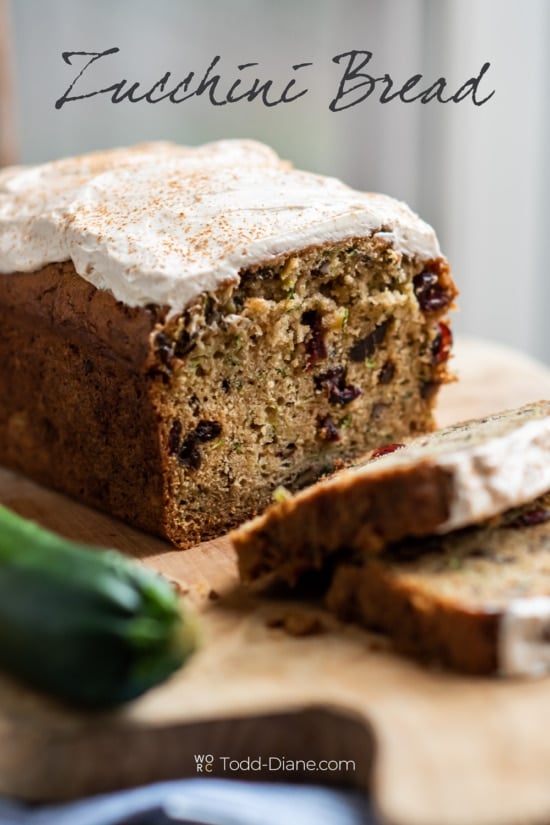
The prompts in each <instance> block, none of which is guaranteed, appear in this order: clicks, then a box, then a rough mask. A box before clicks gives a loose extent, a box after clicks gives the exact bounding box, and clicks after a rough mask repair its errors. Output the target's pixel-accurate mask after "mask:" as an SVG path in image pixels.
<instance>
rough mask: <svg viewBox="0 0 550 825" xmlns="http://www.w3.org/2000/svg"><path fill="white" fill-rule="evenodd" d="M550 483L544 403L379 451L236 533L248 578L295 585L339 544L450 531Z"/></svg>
mask: <svg viewBox="0 0 550 825" xmlns="http://www.w3.org/2000/svg"><path fill="white" fill-rule="evenodd" d="M396 446H397V445H396ZM381 453H382V454H381ZM373 455H374V456H375V457H374V459H373ZM549 489H550V402H548V401H540V402H537V403H533V404H528V405H526V406H524V407H521V408H519V409H516V410H510V411H507V412H502V413H499V414H497V415H493V416H490V417H487V418H483V419H478V420H474V421H468V422H465V423H463V424H458V425H456V426H452V427H447V428H446V429H443V430H439V431H438V432H434V433H432V434H430V435H427V436H422V437H419V438H415V439H413V440H411V441H409V442H408V443H407V444H406V445H405V446H402V447H400V448H398V449H394V450H392V451H390V452H388V448H385V449H384V450H382V451H380V450H375V451H374V453H373V454H370V455H368V456H366V458H365V459H364V460H362V461H360V462H359V463H356V464H355V465H353V466H351V467H348V468H346V469H343V470H341V471H339V472H337V473H334V474H333V475H332V476H331V477H329V478H327V479H325V480H322V481H320V482H318V483H317V484H314V485H313V486H311V487H309V488H307V489H305V490H302V491H301V492H300V493H298V494H297V495H295V496H293V497H288V498H285V499H284V500H283V501H281V502H280V503H278V504H275V505H273V506H271V507H270V508H269V509H268V510H267V511H266V512H265V513H264V514H263V515H261V516H259V517H257V518H256V519H254V520H253V521H251V522H249V523H248V524H245V525H243V526H242V527H241V528H239V529H238V530H236V531H234V532H233V533H232V534H231V538H232V541H233V544H234V545H235V547H236V549H237V552H238V556H239V567H240V572H241V576H242V578H243V579H244V580H248V581H250V580H254V579H258V578H261V577H263V576H265V575H267V574H274V575H276V576H277V577H280V578H284V579H286V580H288V581H291V582H292V581H294V580H295V579H296V578H297V577H298V576H299V575H300V573H302V572H303V571H305V570H308V569H311V568H320V567H322V566H323V564H324V562H325V559H326V558H327V557H329V556H331V554H334V553H336V552H338V551H340V550H342V548H344V549H346V550H349V549H354V548H356V549H358V550H360V551H361V552H362V553H365V554H369V553H375V552H378V551H380V550H382V549H383V548H384V547H385V546H386V545H387V544H388V543H390V542H393V541H397V540H398V539H401V538H403V537H405V536H408V535H413V536H422V535H430V534H431V533H445V532H449V531H451V530H454V529H456V528H460V527H464V526H466V525H469V524H475V523H478V522H481V521H482V520H483V519H486V518H489V517H491V516H494V515H496V514H498V513H502V512H503V511H505V510H507V509H509V508H510V507H513V506H516V505H520V504H522V503H524V502H526V501H529V500H531V499H532V498H534V497H535V496H537V495H540V494H542V493H544V492H546V491H547V490H549Z"/></svg>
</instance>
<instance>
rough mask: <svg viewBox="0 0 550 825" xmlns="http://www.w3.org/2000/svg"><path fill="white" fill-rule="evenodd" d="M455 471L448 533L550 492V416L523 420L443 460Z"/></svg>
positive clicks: (443, 530)
mask: <svg viewBox="0 0 550 825" xmlns="http://www.w3.org/2000/svg"><path fill="white" fill-rule="evenodd" d="M439 465H440V466H441V467H443V468H444V469H448V470H449V471H450V472H452V473H453V480H454V494H453V499H452V502H451V511H450V513H449V518H448V519H447V521H446V522H445V523H444V524H442V525H441V526H440V528H439V530H438V532H439V533H448V532H450V531H451V530H456V529H458V528H459V527H465V526H466V525H468V524H476V523H477V522H479V521H482V520H483V519H486V518H490V517H491V516H494V515H497V514H498V513H502V512H504V511H505V510H508V509H509V508H510V507H514V506H516V505H519V504H523V503H524V502H527V501H530V500H531V499H533V498H536V497H537V496H540V495H542V493H545V492H546V491H547V490H550V415H548V416H547V417H546V418H542V419H538V420H536V421H527V422H524V423H523V424H522V425H521V426H519V427H517V428H516V429H513V430H511V431H510V432H508V433H506V434H505V435H503V436H501V437H500V438H492V439H489V440H488V441H487V442H484V443H480V444H476V445H475V446H474V447H472V448H470V449H467V450H463V451H462V452H456V453H452V454H451V455H448V456H442V458H441V459H440V461H439Z"/></svg>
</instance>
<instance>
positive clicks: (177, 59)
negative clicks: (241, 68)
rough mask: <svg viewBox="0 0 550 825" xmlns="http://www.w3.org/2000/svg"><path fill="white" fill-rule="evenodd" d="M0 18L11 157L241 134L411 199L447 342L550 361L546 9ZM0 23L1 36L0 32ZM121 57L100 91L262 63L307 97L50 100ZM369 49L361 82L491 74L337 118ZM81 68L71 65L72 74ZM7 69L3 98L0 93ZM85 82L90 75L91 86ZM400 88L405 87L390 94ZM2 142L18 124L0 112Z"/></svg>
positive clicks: (508, 0) (207, 1) (54, 2)
mask: <svg viewBox="0 0 550 825" xmlns="http://www.w3.org/2000/svg"><path fill="white" fill-rule="evenodd" d="M1 3H4V5H5V7H6V8H7V11H8V14H9V22H10V23H11V26H10V30H11V35H10V52H11V64H12V70H13V72H12V73H13V78H14V81H15V82H14V86H15V96H14V97H15V123H16V126H17V136H18V141H17V145H18V160H20V161H21V162H29V163H30V162H39V161H44V160H48V159H51V158H56V157H61V156H63V155H68V154H75V153H79V152H84V151H88V150H91V149H99V148H103V147H109V146H115V145H123V144H128V143H134V142H137V141H144V140H153V139H169V140H174V141H178V142H182V143H189V144H195V143H200V142H203V141H207V140H214V139H217V138H221V137H251V138H256V139H258V140H262V141H265V142H266V143H269V144H271V145H272V146H274V147H275V148H276V150H277V151H278V152H279V153H280V154H281V155H282V156H284V157H287V158H289V159H291V160H292V161H293V162H294V164H295V165H297V166H301V167H303V168H306V169H310V170H312V171H316V172H322V173H324V174H330V175H335V176H337V177H341V178H343V179H344V180H345V181H346V182H348V183H349V184H351V185H353V186H354V187H357V188H363V189H369V190H378V191H382V192H386V193H388V194H391V195H393V196H395V197H397V198H400V199H402V200H405V201H407V202H408V203H409V204H410V205H411V206H412V208H413V209H414V210H415V211H417V212H419V213H420V214H421V215H422V217H424V218H425V219H426V220H428V221H429V222H430V223H432V224H433V225H434V227H435V228H436V231H437V233H438V235H439V238H440V241H441V245H442V248H443V250H444V252H445V253H446V254H447V256H448V257H449V259H450V261H451V264H452V265H453V270H454V274H455V277H456V280H457V282H458V284H459V287H460V289H461V293H462V294H461V298H460V312H459V313H457V315H456V317H455V322H454V323H455V329H458V330H459V331H461V332H467V333H469V334H474V335H479V336H483V337H485V338H492V339H495V340H498V341H501V342H504V343H507V344H510V345H511V346H514V347H518V348H521V349H523V350H524V351H527V352H530V353H532V354H533V355H537V356H539V357H542V358H543V359H544V360H545V361H546V362H548V363H550V319H549V320H547V317H546V316H547V306H548V305H549V304H550V278H549V277H548V275H547V271H546V270H547V264H546V260H547V257H548V250H547V246H548V245H549V243H550V241H549V237H550V232H549V230H548V228H547V221H548V220H549V219H550V163H549V159H548V155H549V153H548V152H547V150H546V145H547V142H548V138H549V126H550V96H549V94H548V92H549V90H550V84H549V77H550V72H549V69H550V65H549V53H548V45H547V44H548V36H549V34H550V3H548V2H546V0H522V2H518V1H516V0H301V2H296V0H277V2H274V0H231V2H227V0H203V2H200V0H155V2H150V0H47V2H45V1H44V0H11V2H10V0H0V4H1ZM3 25H4V27H5V26H6V22H5V20H4V23H3ZM112 46H117V47H119V48H120V52H119V53H118V54H117V55H113V56H111V57H109V58H107V59H105V60H104V61H102V63H101V65H100V64H99V63H98V64H97V65H96V67H95V70H94V72H93V79H94V84H95V85H94V88H97V87H98V85H99V84H100V83H104V84H105V85H108V84H110V83H112V82H114V81H115V80H120V79H122V78H128V79H129V80H131V81H134V80H140V81H143V83H144V84H145V86H144V88H148V87H150V86H151V85H152V84H153V83H154V82H155V81H157V80H159V79H160V78H161V77H162V75H163V74H164V73H165V72H166V71H168V70H170V71H171V72H172V76H173V78H174V79H183V78H184V77H185V76H186V75H187V74H188V73H189V71H191V70H193V71H195V72H196V73H197V76H199V77H200V76H201V75H202V74H203V73H204V72H205V70H206V68H207V67H208V65H209V63H210V62H211V60H212V58H213V57H214V56H215V55H220V57H221V61H220V64H219V69H220V72H221V74H222V76H223V77H224V78H227V81H230V80H231V79H233V78H235V77H237V76H238V72H237V68H236V67H237V65H239V64H243V63H248V62H253V61H256V62H258V63H259V66H258V67H257V71H258V73H259V76H260V77H262V78H264V79H267V78H272V79H274V81H275V84H276V85H278V87H279V88H280V87H281V86H282V85H284V82H286V81H287V80H288V79H289V77H290V76H292V74H293V73H292V70H291V67H292V66H293V65H294V64H297V63H303V62H306V61H310V62H312V63H313V66H311V67H306V68H304V69H301V70H300V71H299V73H298V74H297V75H296V76H297V79H300V78H302V79H303V82H304V83H305V85H306V86H307V87H308V88H309V91H308V94H307V95H305V96H303V97H302V98H300V99H299V100H297V101H296V102H294V103H291V104H288V105H280V106H277V107H274V108H266V107H265V106H263V105H262V104H261V103H260V102H259V101H256V102H254V103H246V102H243V103H238V104H233V105H226V106H218V107H215V106H213V105H211V104H210V103H209V102H208V100H207V98H206V96H202V97H201V98H194V99H191V100H189V101H187V102H185V103H182V104H180V105H173V104H171V103H169V102H167V101H165V102H162V103H158V104H155V105H150V104H147V103H137V104H132V103H128V102H123V103H120V104H118V105H113V104H112V103H110V102H109V100H108V99H107V97H105V96H97V97H93V98H91V99H89V100H85V101H78V102H76V103H70V104H68V105H65V106H64V107H63V108H62V109H61V110H56V109H55V108H54V102H55V99H56V98H57V97H59V96H60V95H61V94H62V93H63V91H64V90H65V89H66V88H67V86H68V84H69V82H70V80H71V79H72V78H73V77H74V75H75V74H76V71H77V70H76V69H75V68H71V67H69V66H67V65H66V64H65V63H64V62H63V60H62V56H61V54H62V52H63V51H78V50H84V51H103V50H105V49H107V48H109V47H112ZM351 49H364V50H369V51H372V52H373V57H372V60H371V62H370V64H369V67H368V70H369V71H372V73H373V74H374V75H376V76H380V75H383V74H385V73H386V72H388V73H389V74H390V75H391V76H392V77H393V78H394V80H395V81H396V83H397V82H398V81H401V83H403V82H404V81H405V80H406V79H407V78H409V77H410V76H411V75H414V74H417V73H421V74H425V76H426V79H431V80H435V79H436V78H437V77H439V76H445V77H446V78H447V79H448V81H449V88H450V89H451V90H456V89H457V88H458V87H459V86H460V85H461V84H462V83H463V82H464V81H465V80H467V79H468V78H469V77H471V76H473V75H476V74H477V73H478V72H479V70H480V68H481V66H482V65H483V64H484V63H485V62H487V61H489V62H490V63H491V67H490V69H489V71H488V73H487V75H486V77H485V78H484V80H483V85H482V87H481V88H482V90H483V91H484V92H486V93H488V92H490V91H491V90H492V89H495V90H496V93H495V95H494V97H493V98H492V99H491V101H489V102H488V103H487V104H486V105H484V106H480V107H476V106H473V105H472V103H471V101H470V100H469V99H468V100H466V101H465V102H463V103H461V104H458V105H456V104H453V103H447V104H441V103H438V102H432V103H430V104H426V105H422V104H420V103H418V102H417V103H412V104H408V105H405V104H403V103H401V102H399V101H394V102H392V103H388V104H385V105H382V104H381V103H379V102H378V99H377V97H376V95H374V94H373V95H372V96H371V97H370V98H369V99H368V100H367V101H365V102H363V103H360V104H358V105H357V106H354V107H353V108H350V109H348V110H346V111H342V112H337V113H333V112H331V111H329V109H328V103H329V101H330V100H331V98H332V97H333V96H334V93H335V91H336V88H337V85H338V80H339V78H340V75H341V73H342V66H340V67H339V66H337V65H336V64H335V63H334V62H332V57H334V56H335V55H337V54H340V53H342V52H346V51H349V50H351ZM75 66H77V64H76V63H75ZM8 74H9V73H8V68H7V66H6V64H5V63H4V64H0V87H2V86H3V87H5V85H6V84H7V82H8ZM90 77H91V74H90ZM400 85H401V84H400ZM0 118H2V121H3V123H2V122H0V133H1V132H2V128H4V129H5V127H6V119H7V118H10V119H11V115H10V114H7V113H6V109H3V110H0Z"/></svg>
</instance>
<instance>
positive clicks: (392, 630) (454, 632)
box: [327, 494, 550, 676]
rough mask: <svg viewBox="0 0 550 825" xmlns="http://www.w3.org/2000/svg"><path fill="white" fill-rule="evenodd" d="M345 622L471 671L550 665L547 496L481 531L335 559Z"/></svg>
mask: <svg viewBox="0 0 550 825" xmlns="http://www.w3.org/2000/svg"><path fill="white" fill-rule="evenodd" d="M327 603H328V606H329V608H330V609H331V610H333V611H334V612H335V613H337V614H338V615H339V616H340V617H341V618H344V619H348V620H350V619H351V620H354V621H357V622H359V623H361V624H363V625H365V626H366V627H369V628H371V629H376V630H382V631H384V632H386V633H388V634H389V635H390V636H391V638H392V640H393V642H394V644H395V646H396V647H397V648H398V649H399V650H401V651H403V652H406V653H409V654H413V655H416V656H420V657H422V658H424V659H426V658H427V659H431V660H434V661H437V662H439V663H442V664H444V665H447V666H449V667H451V668H455V669H458V670H461V671H465V672H468V673H478V674H484V673H487V674H488V673H500V674H502V675H509V676H516V675H531V676H536V675H540V674H542V673H547V672H549V671H550V495H548V494H546V495H545V496H543V497H541V498H539V499H536V500H535V501H532V502H529V503H528V504H526V505H524V506H523V507H522V508H515V509H513V510H510V511H508V512H507V513H505V514H504V515H502V516H500V517H497V518H495V519H493V520H492V521H489V522H486V523H484V524H483V525H482V526H479V527H470V528H465V529H464V530H460V531H455V532H453V533H449V534H447V535H440V536H435V537H430V538H427V539H420V538H418V539H409V540H405V541H403V542H399V543H398V544H395V545H392V546H391V547H388V548H387V549H386V550H385V551H384V552H383V553H381V554H379V555H378V556H376V557H365V556H364V555H361V556H358V555H357V556H356V557H355V558H354V560H353V561H350V562H346V563H342V564H341V565H338V566H337V568H336V570H335V573H334V576H333V580H332V584H331V587H330V589H329V592H328V596H327Z"/></svg>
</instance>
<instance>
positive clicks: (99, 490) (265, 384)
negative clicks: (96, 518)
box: [0, 140, 456, 547]
mask: <svg viewBox="0 0 550 825" xmlns="http://www.w3.org/2000/svg"><path fill="white" fill-rule="evenodd" d="M0 202H1V209H0V273H1V274H0V321H1V328H2V334H1V336H0V390H1V392H0V462H1V463H2V464H6V465H8V466H10V467H13V468H15V469H17V470H20V471H22V472H24V473H25V474H27V475H29V476H31V477H33V478H35V479H37V480H38V481H40V482H42V483H44V484H47V485H50V486H53V487H56V488H58V489H61V490H63V491H64V492H66V493H68V494H70V495H72V496H75V497H78V498H80V499H83V500H84V501H86V502H88V503H90V504H93V505H95V506H97V507H101V508H102V509H104V510H107V511H108V512H110V513H112V514H114V515H116V516H119V517H121V518H123V519H126V520H127V521H129V522H130V523H132V524H134V525H137V526H140V527H142V528H144V529H146V530H149V531H151V532H155V533H160V534H161V535H164V536H166V537H167V538H169V539H170V540H171V541H172V542H173V543H174V544H176V545H178V546H179V547H187V546H190V545H192V544H195V543H197V542H199V541H203V540H205V539H208V538H212V537H213V536H216V535H220V534H222V533H225V532H226V531H227V530H228V529H230V528H232V527H235V526H236V525H237V524H239V523H242V522H243V521H244V520H245V519H247V518H250V517H251V516H252V515H254V514H256V513H258V512H260V511H261V510H262V509H264V508H265V507H266V506H267V505H268V504H269V502H270V501H271V495H272V492H273V488H274V487H275V486H277V485H279V484H282V485H285V486H287V487H289V488H290V489H298V488H300V487H302V486H303V485H304V484H306V483H308V482H311V481H313V480H315V479H316V478H318V477H319V476H321V475H322V474H323V473H326V472H327V471H328V470H331V469H333V467H334V463H335V461H336V460H344V459H350V458H352V457H354V456H357V455H360V454H361V453H363V452H364V451H365V450H367V449H369V448H371V447H373V446H376V445H377V444H380V443H384V442H386V443H387V442H391V441H395V440H396V439H402V438H404V437H407V436H409V435H411V434H417V433H419V432H426V431H429V430H431V429H433V416H432V407H433V404H434V399H435V396H436V393H437V390H438V388H439V386H440V384H441V383H444V382H445V381H446V380H448V371H447V360H448V358H449V355H450V348H451V334H450V330H449V328H448V326H447V322H446V320H445V318H446V314H447V312H448V310H449V309H451V307H452V304H453V300H454V297H455V295H456V287H455V285H454V283H453V281H452V278H451V275H450V272H449V267H448V265H447V262H446V261H445V259H444V258H443V257H442V255H441V253H440V251H439V246H438V243H437V240H436V237H435V234H434V232H433V230H432V229H431V228H430V227H428V226H427V225H426V224H424V223H423V222H422V221H421V220H420V219H419V218H418V217H417V216H416V215H414V214H413V213H412V212H411V211H410V210H409V209H407V208H406V207H405V206H404V205H403V204H400V203H398V202H396V201H394V200H392V199H391V198H387V197H384V196H382V195H373V194H365V193H358V192H354V191H353V190H351V189H349V188H348V187H347V186H345V185H344V184H342V183H340V182H338V181H335V180H333V179H331V178H325V177H320V176H317V175H313V174H309V173H306V172H300V171H298V170H294V169H292V168H291V167H290V165H289V164H288V163H286V162H283V161H281V160H280V159H279V158H278V157H277V155H276V154H275V153H274V152H273V151H272V150H271V149H269V148H268V147H266V146H261V145H260V144H256V143H254V142H251V141H240V140H237V141H219V142H216V143H213V144H207V145H205V146H203V147H196V148H189V147H177V146H173V145H171V144H164V143H159V144H151V145H145V146H138V147H134V148H131V149H120V150H112V151H108V152H100V153H92V154H89V155H83V156H80V157H77V158H71V159H67V160H63V161H55V162H52V163H49V164H44V165H42V166H37V167H31V168H25V169H22V168H17V169H15V168H14V169H4V170H2V171H1V172H0Z"/></svg>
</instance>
